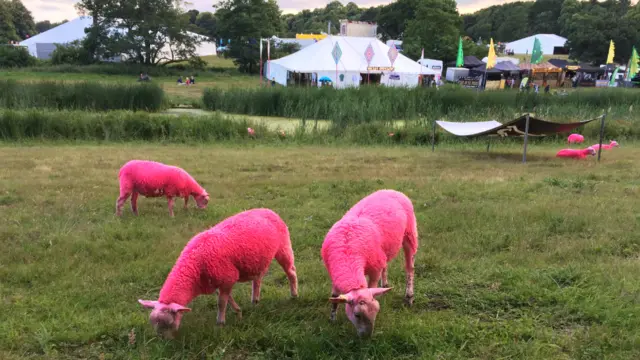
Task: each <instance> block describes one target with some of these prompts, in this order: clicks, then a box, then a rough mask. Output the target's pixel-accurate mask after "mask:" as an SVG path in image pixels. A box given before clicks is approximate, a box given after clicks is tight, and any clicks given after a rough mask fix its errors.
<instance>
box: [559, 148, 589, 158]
mask: <svg viewBox="0 0 640 360" xmlns="http://www.w3.org/2000/svg"><path fill="white" fill-rule="evenodd" d="M595 154H596V151H595V150H594V149H593V148H592V147H588V148H586V149H582V150H577V149H563V150H560V151H558V153H557V154H556V157H564V158H573V159H584V158H586V157H587V155H592V156H593V155H595Z"/></svg>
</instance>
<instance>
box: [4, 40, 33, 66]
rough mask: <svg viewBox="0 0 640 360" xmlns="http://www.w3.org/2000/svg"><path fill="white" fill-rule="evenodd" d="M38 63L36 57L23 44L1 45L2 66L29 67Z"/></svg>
mask: <svg viewBox="0 0 640 360" xmlns="http://www.w3.org/2000/svg"><path fill="white" fill-rule="evenodd" d="M35 64H36V58H35V57H33V56H31V55H29V50H27V49H26V48H24V47H22V46H7V45H2V46H0V68H15V67H27V66H33V65H35Z"/></svg>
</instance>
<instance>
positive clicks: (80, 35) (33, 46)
mask: <svg viewBox="0 0 640 360" xmlns="http://www.w3.org/2000/svg"><path fill="white" fill-rule="evenodd" d="M92 24H93V18H92V17H91V16H81V17H78V18H75V19H73V20H71V21H69V22H66V23H64V24H61V25H58V26H56V27H55V28H53V29H49V30H47V31H45V32H43V33H40V34H38V35H35V36H33V37H31V38H29V39H26V40H24V41H22V42H21V43H20V46H25V47H27V48H28V49H29V53H30V54H31V55H32V56H35V57H37V58H38V59H49V58H50V57H51V53H52V52H53V50H55V49H56V46H55V44H60V45H63V44H68V43H70V42H73V41H75V40H82V39H84V37H85V36H86V33H85V31H84V30H85V29H86V28H89V27H90V26H91V25H92ZM187 33H188V34H190V35H191V36H195V37H199V38H200V39H202V40H203V42H202V43H200V45H198V46H197V47H196V54H197V55H198V56H207V55H216V44H215V43H213V42H208V41H206V38H205V37H204V36H201V35H198V34H196V33H192V32H187ZM161 53H163V54H164V55H165V56H166V57H170V53H171V51H170V49H169V46H168V45H165V46H164V47H163V48H162V50H161ZM112 60H114V59H112ZM115 60H116V61H117V60H119V59H115Z"/></svg>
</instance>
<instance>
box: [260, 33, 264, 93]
mask: <svg viewBox="0 0 640 360" xmlns="http://www.w3.org/2000/svg"><path fill="white" fill-rule="evenodd" d="M263 75H264V74H263V73H262V38H260V86H263V85H264V84H263Z"/></svg>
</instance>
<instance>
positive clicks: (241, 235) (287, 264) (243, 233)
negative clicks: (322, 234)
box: [138, 209, 298, 338]
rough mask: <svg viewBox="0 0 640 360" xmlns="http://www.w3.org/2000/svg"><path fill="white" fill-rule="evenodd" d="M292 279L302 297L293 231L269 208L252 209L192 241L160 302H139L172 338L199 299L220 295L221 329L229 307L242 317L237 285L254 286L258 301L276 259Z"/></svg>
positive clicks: (155, 324)
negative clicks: (234, 295) (235, 291)
mask: <svg viewBox="0 0 640 360" xmlns="http://www.w3.org/2000/svg"><path fill="white" fill-rule="evenodd" d="M274 257H275V259H276V261H277V262H278V263H279V264H280V266H282V268H283V269H284V272H285V273H286V274H287V277H288V279H289V286H290V291H291V296H292V297H297V296H298V277H297V275H296V268H295V266H294V264H293V263H294V258H293V250H292V249H291V241H290V239H289V230H288V228H287V225H286V224H285V223H284V221H282V219H281V218H280V216H278V214H276V213H275V212H273V211H272V210H269V209H252V210H247V211H244V212H241V213H239V214H236V215H234V216H231V217H229V218H227V219H225V220H223V221H222V222H220V223H218V224H217V225H216V226H214V227H213V228H211V229H209V230H207V231H204V232H201V233H199V234H198V235H196V236H194V237H193V238H192V239H191V240H190V241H189V243H188V244H187V245H186V246H185V248H184V249H183V250H182V253H181V254H180V257H179V258H178V260H177V261H176V264H175V265H174V266H173V269H172V270H171V272H170V273H169V276H168V277H167V279H166V281H165V283H164V285H163V286H162V289H161V290H160V298H159V299H158V300H157V301H149V300H138V302H139V303H140V304H142V306H144V307H145V308H149V309H153V310H152V311H151V314H150V321H151V324H152V325H153V327H154V329H155V330H156V331H157V332H158V334H160V335H162V336H165V337H168V338H173V337H174V336H175V334H176V332H177V331H178V328H179V327H180V321H181V319H182V315H183V313H184V312H188V311H191V309H189V308H187V307H186V306H187V304H189V303H190V302H191V300H193V299H194V298H195V297H197V296H199V295H201V294H213V293H214V292H215V291H216V290H218V292H219V295H218V319H217V323H218V324H219V325H224V323H225V313H226V309H227V302H229V303H230V305H231V308H232V309H233V310H234V311H235V312H236V313H237V314H238V317H239V318H241V317H242V312H241V310H240V307H239V306H238V304H236V302H235V301H234V300H233V298H232V297H231V289H232V288H233V285H234V284H235V283H236V282H247V281H253V287H252V289H253V291H252V293H251V300H252V302H253V304H257V303H258V301H259V300H260V284H261V282H262V278H263V277H264V275H265V274H266V273H267V270H269V265H270V264H271V261H272V260H273V259H274Z"/></svg>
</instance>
